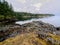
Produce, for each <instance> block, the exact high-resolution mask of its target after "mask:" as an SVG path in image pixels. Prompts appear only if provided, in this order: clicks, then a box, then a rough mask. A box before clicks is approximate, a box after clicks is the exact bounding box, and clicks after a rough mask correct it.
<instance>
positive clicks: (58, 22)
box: [16, 16, 60, 27]
mask: <svg viewBox="0 0 60 45" xmlns="http://www.w3.org/2000/svg"><path fill="white" fill-rule="evenodd" d="M32 21H43V22H46V23H50V24H52V25H54V26H56V27H58V26H60V16H52V17H48V18H41V19H40V18H39V19H31V20H26V21H18V22H16V23H17V24H21V25H22V24H25V23H29V22H32Z"/></svg>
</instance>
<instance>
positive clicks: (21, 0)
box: [17, 0, 26, 3]
mask: <svg viewBox="0 0 60 45" xmlns="http://www.w3.org/2000/svg"><path fill="white" fill-rule="evenodd" d="M17 1H18V2H20V3H26V0H17Z"/></svg>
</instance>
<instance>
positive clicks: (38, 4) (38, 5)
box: [33, 3, 42, 8]
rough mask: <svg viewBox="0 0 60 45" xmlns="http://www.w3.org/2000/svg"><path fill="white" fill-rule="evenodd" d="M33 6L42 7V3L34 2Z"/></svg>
mask: <svg viewBox="0 0 60 45" xmlns="http://www.w3.org/2000/svg"><path fill="white" fill-rule="evenodd" d="M33 6H35V7H37V8H40V7H41V6H42V3H36V4H34V5H33Z"/></svg>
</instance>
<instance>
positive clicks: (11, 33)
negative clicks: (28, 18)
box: [0, 21, 60, 45]
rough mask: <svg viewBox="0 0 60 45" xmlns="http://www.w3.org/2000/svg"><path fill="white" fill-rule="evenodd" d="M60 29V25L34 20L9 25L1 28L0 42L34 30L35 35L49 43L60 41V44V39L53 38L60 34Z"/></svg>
mask: <svg viewBox="0 0 60 45" xmlns="http://www.w3.org/2000/svg"><path fill="white" fill-rule="evenodd" d="M59 31H60V28H59V27H58V28H56V27H54V26H53V25H51V24H48V23H44V22H42V21H33V22H30V23H26V24H23V25H17V24H14V25H8V26H5V27H3V28H1V29H0V42H1V41H4V40H6V39H8V38H11V37H15V36H17V35H21V34H29V33H32V32H34V35H35V34H36V35H37V36H36V38H39V39H42V40H45V41H46V42H47V43H49V44H50V43H52V44H51V45H53V44H55V41H56V43H57V42H59V44H60V41H57V40H55V38H54V39H53V36H54V37H56V35H59V36H60V32H59ZM56 38H57V37H56ZM57 39H58V38H57ZM48 41H50V42H48Z"/></svg>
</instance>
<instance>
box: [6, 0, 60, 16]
mask: <svg viewBox="0 0 60 45" xmlns="http://www.w3.org/2000/svg"><path fill="white" fill-rule="evenodd" d="M6 1H8V2H9V3H11V4H12V6H13V8H14V10H15V11H20V12H30V13H53V14H56V15H59V14H60V0H6Z"/></svg>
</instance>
